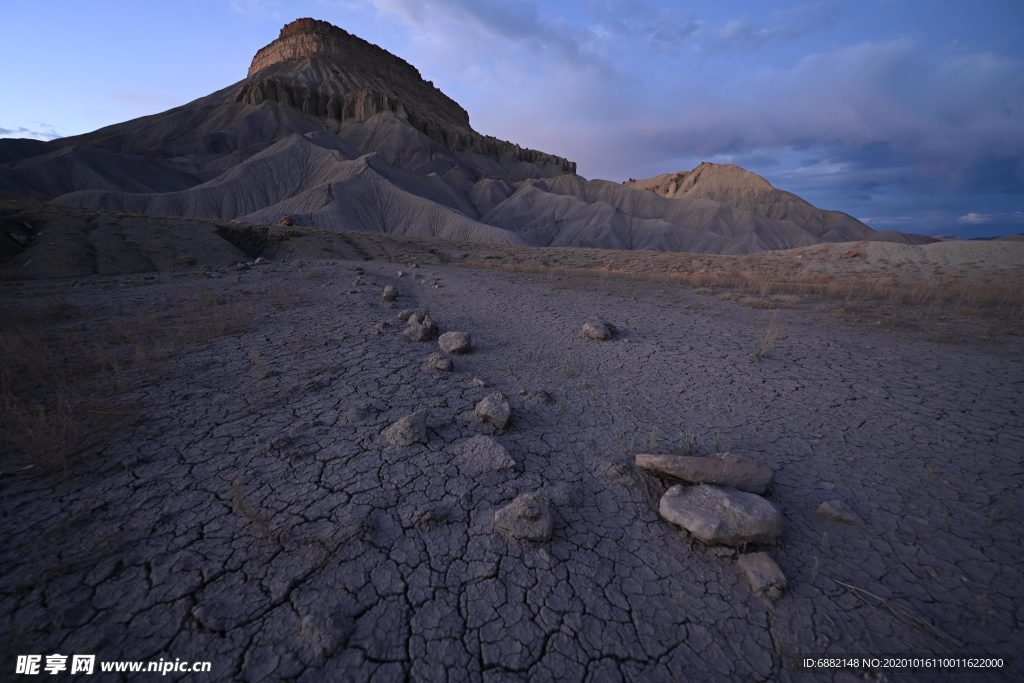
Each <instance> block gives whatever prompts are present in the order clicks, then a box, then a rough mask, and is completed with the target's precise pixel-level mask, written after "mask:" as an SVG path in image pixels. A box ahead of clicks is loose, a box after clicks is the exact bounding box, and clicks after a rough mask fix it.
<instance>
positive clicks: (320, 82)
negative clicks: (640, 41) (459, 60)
mask: <svg viewBox="0 0 1024 683" xmlns="http://www.w3.org/2000/svg"><path fill="white" fill-rule="evenodd" d="M235 101H237V102H241V103H243V104H248V105H260V104H262V103H264V102H277V103H280V104H283V105H285V106H288V107H292V108H295V109H297V110H299V111H301V112H302V113H303V114H306V115H307V116H316V117H320V118H326V119H333V120H335V121H339V122H342V121H348V120H356V121H365V120H366V119H368V118H370V117H372V116H373V115H374V114H377V113H379V112H382V111H389V112H394V113H395V114H397V115H399V116H401V117H402V118H404V119H406V120H407V121H408V122H409V123H410V124H411V125H412V126H414V127H415V128H416V129H418V130H419V131H421V132H422V133H424V134H425V135H427V136H429V137H431V138H433V139H435V140H437V141H438V142H440V143H442V144H444V145H445V146H447V147H449V148H450V149H452V150H454V151H471V152H474V153H477V154H481V155H484V156H492V157H497V158H503V159H514V160H516V161H523V162H529V163H534V164H542V165H548V166H553V167H555V168H557V169H559V170H560V171H561V172H563V173H575V172H576V164H575V163H573V162H571V161H568V160H566V159H563V158H562V157H558V156H554V155H551V154H545V153H543V152H538V151H535V150H530V149H524V148H522V147H519V146H518V145H514V144H512V143H509V142H505V141H504V140H499V139H497V138H493V137H490V136H484V135H480V134H479V133H477V132H476V131H474V130H473V129H472V128H471V127H470V125H469V114H467V113H466V110H465V109H463V108H462V107H461V106H459V104H458V103H457V102H455V101H454V100H452V99H451V98H449V97H448V96H447V95H445V94H444V93H443V92H441V91H440V90H439V89H438V88H437V87H435V86H434V84H433V83H431V82H429V81H425V80H423V78H422V76H421V75H420V72H419V71H418V70H417V69H416V68H415V67H413V66H412V65H411V64H409V63H408V62H406V61H404V60H403V59H400V58H399V57H396V56H395V55H393V54H391V53H390V52H388V51H387V50H385V49H383V48H381V47H378V46H377V45H374V44H372V43H369V42H367V41H365V40H363V39H362V38H359V37H358V36H354V35H352V34H351V33H349V32H347V31H345V30H343V29H341V28H338V27H337V26H334V25H333V24H330V23H328V22H325V21H319V20H315V19H297V20H296V21H293V22H291V23H290V24H288V25H286V26H285V27H284V28H282V29H281V33H280V35H279V36H278V38H277V40H275V41H274V42H272V43H270V44H269V45H267V46H266V47H264V48H262V49H261V50H259V51H258V52H257V53H256V56H255V57H253V60H252V64H251V66H250V67H249V74H248V77H247V78H246V79H245V80H244V81H243V82H242V83H241V84H240V86H239V88H238V91H237V92H236V94H235Z"/></svg>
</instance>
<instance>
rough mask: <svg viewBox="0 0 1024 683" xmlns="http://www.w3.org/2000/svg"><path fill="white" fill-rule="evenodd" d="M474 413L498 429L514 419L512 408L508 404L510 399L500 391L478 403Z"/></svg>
mask: <svg viewBox="0 0 1024 683" xmlns="http://www.w3.org/2000/svg"><path fill="white" fill-rule="evenodd" d="M473 414H474V415H476V416H477V417H478V418H479V419H480V420H482V421H484V422H487V423H490V424H492V425H494V426H495V427H497V428H498V429H504V428H505V427H507V426H508V423H509V422H510V421H511V420H512V408H511V407H510V406H509V404H508V399H507V398H505V395H504V394H502V393H501V392H500V391H496V392H494V393H493V394H490V395H488V396H485V397H484V398H483V399H482V400H481V401H480V402H479V403H477V404H476V408H474V409H473Z"/></svg>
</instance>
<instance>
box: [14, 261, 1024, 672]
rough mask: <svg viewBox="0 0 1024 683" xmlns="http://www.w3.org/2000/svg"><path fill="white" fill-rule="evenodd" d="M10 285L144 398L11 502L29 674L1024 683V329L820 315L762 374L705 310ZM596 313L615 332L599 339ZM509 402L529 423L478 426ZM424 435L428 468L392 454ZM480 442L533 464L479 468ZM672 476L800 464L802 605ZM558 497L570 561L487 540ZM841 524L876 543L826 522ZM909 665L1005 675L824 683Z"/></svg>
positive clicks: (711, 309)
mask: <svg viewBox="0 0 1024 683" xmlns="http://www.w3.org/2000/svg"><path fill="white" fill-rule="evenodd" d="M399 268H402V269H403V270H405V274H404V277H398V273H397V272H396V271H397V270H398V269H399ZM360 271H363V272H362V273H360ZM388 284H390V285H394V286H395V287H396V288H397V290H398V292H399V297H398V299H397V300H396V301H394V302H386V301H382V300H381V291H382V289H383V287H384V286H385V285H388ZM0 288H2V296H3V299H4V300H5V301H6V302H7V303H8V305H10V306H14V307H15V308H17V307H21V309H20V310H22V313H23V314H24V315H25V316H32V315H37V314H41V312H43V311H44V309H45V310H47V311H49V312H50V313H53V311H54V310H56V311H57V312H58V313H59V315H57V317H56V318H55V319H54V322H53V323H52V324H50V325H49V326H48V329H47V333H48V334H51V335H57V336H61V335H64V338H65V339H71V340H80V341H76V342H75V343H72V344H70V346H71V347H74V349H76V350H77V351H78V352H81V353H82V354H83V357H84V356H86V355H88V356H90V357H95V356H97V355H102V356H103V357H104V358H106V359H107V363H106V364H105V365H102V370H101V371H97V374H96V375H95V376H93V377H91V379H90V380H89V381H90V382H93V383H94V384H95V383H97V382H101V381H102V382H106V381H109V382H113V383H114V384H112V385H111V386H116V391H115V390H113V389H112V390H111V391H110V393H109V394H107V395H106V397H105V400H103V399H104V397H103V396H101V397H99V398H100V399H101V400H99V402H98V403H95V404H93V405H94V406H96V405H99V406H100V408H96V409H95V410H94V412H93V419H94V420H95V422H94V423H91V424H88V425H86V427H87V428H89V429H92V430H94V431H100V432H102V433H101V434H99V436H97V434H96V433H93V432H90V431H89V429H85V431H82V432H81V433H76V434H77V438H79V439H80V442H79V443H78V444H77V447H78V448H80V449H81V450H80V452H78V453H76V454H75V455H74V457H73V458H71V459H70V460H69V461H68V462H67V463H65V464H64V465H63V466H62V467H61V468H59V469H57V470H54V469H53V468H49V469H45V471H44V468H42V467H41V466H33V467H29V468H28V469H25V468H24V466H22V467H14V466H11V467H9V468H8V469H6V470H5V471H4V473H3V474H4V476H3V477H2V478H0V525H2V526H0V529H2V532H0V533H2V539H3V544H2V547H3V550H2V557H0V575H2V576H3V577H4V580H3V581H2V582H0V629H2V632H3V633H4V634H5V635H4V636H3V637H2V638H0V640H3V641H5V642H6V645H5V649H6V650H7V651H8V654H11V655H13V654H14V653H25V652H44V651H45V653H50V652H64V653H65V654H67V653H72V652H73V653H96V654H97V655H98V657H99V658H101V659H102V658H106V659H133V660H142V659H156V658H159V657H165V658H167V657H169V658H181V659H192V660H210V661H211V662H212V663H213V672H212V673H211V674H209V679H210V680H243V681H261V680H291V681H303V682H306V681H324V680H360V681H362V680H407V679H413V680H488V681H490V680H523V679H532V680H588V681H617V680H644V681H678V680H721V679H731V680H837V681H845V680H861V679H865V680H903V679H906V678H910V679H920V680H964V678H965V677H967V678H972V679H974V680H1013V679H1017V680H1019V678H1018V677H1019V676H1020V675H1021V673H1022V672H1021V662H1022V660H1021V659H1020V657H1019V656H1017V655H1018V653H1019V652H1021V651H1022V649H1024V634H1022V630H1021V629H1022V625H1024V576H1022V567H1024V558H1022V548H1024V533H1022V529H1024V527H1022V525H1021V523H1020V519H1021V515H1022V513H1024V505H1022V503H1024V498H1022V484H1024V470H1022V468H1021V453H1022V452H1024V418H1022V415H1021V405H1022V401H1021V398H1022V394H1024V356H1022V353H1021V352H1022V350H1024V339H1022V338H1021V337H1015V336H1000V335H996V336H994V337H992V338H990V339H987V340H986V341H985V342H984V343H981V342H977V341H973V342H972V341H966V342H965V341H963V340H960V341H957V340H955V339H937V338H934V337H932V336H929V335H926V334H923V333H915V332H906V331H901V330H896V331H894V330H891V329H887V328H884V327H882V328H876V327H873V326H868V325H857V324H855V323H850V322H848V321H842V320H837V319H836V318H835V317H833V316H830V315H829V314H827V313H826V312H823V311H822V310H820V309H819V308H815V307H813V306H803V307H801V306H796V307H793V308H786V309H783V310H781V311H780V312H779V313H778V317H777V320H776V323H777V325H778V330H779V332H780V333H779V335H778V338H777V340H775V341H774V343H771V344H770V345H769V348H767V349H766V352H765V353H764V354H763V357H762V358H761V359H760V360H758V359H757V358H755V351H756V350H757V349H758V348H759V344H760V343H761V340H762V339H763V337H764V334H765V331H766V329H767V326H768V325H769V320H770V319H771V317H772V315H773V314H772V312H771V311H764V310H752V309H750V308H746V307H743V306H740V305H737V304H736V303H734V302H730V301H724V300H719V299H718V298H716V297H712V296H702V295H700V294H697V293H694V292H693V291H691V290H689V289H687V288H685V287H674V286H670V285H664V286H660V285H657V284H651V283H636V282H628V281H621V282H620V281H615V280H611V281H609V280H608V279H607V278H604V279H579V278H577V279H574V278H572V277H569V276H564V277H562V276H560V277H557V278H556V277H547V278H545V277H538V276H525V275H521V274H520V275H513V274H508V273H498V272H493V271H486V270H474V269H469V268H462V267H456V266H444V265H421V266H420V267H418V268H415V269H412V268H410V267H409V266H407V265H405V266H403V265H396V264H393V263H382V262H366V263H359V262H354V261H320V262H317V261H306V262H293V263H287V264H285V263H273V262H272V263H267V264H263V265H260V266H256V267H252V268H248V269H244V270H234V269H225V268H221V269H209V268H208V269H206V270H205V271H203V270H199V269H193V270H191V271H179V272H176V273H158V274H153V275H145V276H143V275H124V276H95V277H89V278H83V279H78V280H71V281H38V282H22V283H3V284H0ZM33 306H35V308H33ZM47 307H48V308H47ZM403 308H424V309H428V310H429V311H430V314H431V317H432V318H433V319H434V321H435V322H436V323H437V324H438V326H439V327H440V330H441V331H442V332H445V331H449V330H462V331H465V332H468V333H469V334H471V335H472V339H473V347H474V348H473V351H472V352H471V353H469V354H466V355H460V356H454V357H453V362H454V368H453V370H452V371H451V372H441V371H438V370H435V369H432V368H430V367H428V366H427V365H426V361H427V358H428V356H429V355H430V354H431V353H433V352H435V351H437V343H436V340H435V341H424V342H411V341H407V340H406V339H404V338H403V337H402V335H401V330H402V326H401V324H399V323H398V322H396V314H397V313H398V312H399V310H401V309H403ZM592 317H600V318H603V319H605V320H607V321H609V322H611V323H612V324H613V325H614V326H615V328H616V335H615V337H614V338H613V339H612V340H610V341H604V342H599V341H590V340H586V339H584V338H582V337H581V336H580V333H579V331H580V326H581V324H582V322H583V321H584V320H586V319H588V318H592ZM382 323H386V324H382ZM196 329H198V330H200V331H201V330H204V329H205V330H207V331H208V333H206V334H201V333H198V332H195V330H196ZM111 330H116V331H117V334H114V333H113V332H111ZM190 331H191V332H193V334H191V336H187V337H186V336H182V335H186V333H188V332H190ZM96 339H100V340H106V341H102V342H100V343H99V344H97V342H96V341H95V340H96ZM71 352H72V351H69V353H71ZM111 358H113V359H114V360H110V359H111ZM118 358H120V359H121V361H120V362H118V360H117V359H118ZM83 362H84V361H83ZM82 386H85V385H84V384H83V385H82ZM90 386H92V385H90ZM495 391H500V392H502V393H503V394H504V395H505V396H506V397H508V399H509V402H510V404H511V408H512V422H511V424H510V425H509V426H508V427H507V428H506V429H504V430H498V429H496V428H494V427H491V426H488V425H485V424H482V423H481V422H479V421H478V420H477V419H475V418H474V416H473V408H474V405H475V404H476V403H477V401H479V400H480V399H482V398H483V397H485V396H487V395H488V394H491V393H493V392H495ZM416 410H425V411H427V426H428V440H427V442H426V443H414V444H412V445H410V446H395V445H390V444H389V443H387V442H386V441H385V439H384V437H383V436H382V431H384V430H385V429H386V428H387V427H388V426H389V425H390V424H392V423H393V422H394V421H395V420H397V419H399V418H401V417H402V416H405V415H408V414H410V413H412V412H414V411H416ZM110 413H115V414H117V415H118V416H119V417H118V419H114V420H105V416H106V417H109V414H110ZM108 422H109V423H110V424H107V423H108ZM104 430H105V431H104ZM479 435H486V436H488V437H490V438H492V439H493V440H494V441H495V442H497V443H498V444H500V446H501V447H502V448H503V449H504V450H505V451H506V452H507V454H508V456H510V458H511V460H514V461H515V462H514V464H513V463H511V462H510V461H509V459H508V458H493V457H484V456H483V455H480V454H479V453H478V451H477V450H474V449H473V448H468V447H467V443H475V442H469V441H468V440H470V439H472V438H473V437H477V436H479ZM650 451H661V452H671V451H675V452H697V453H699V454H702V455H710V454H712V453H714V452H717V451H730V452H733V453H737V454H742V455H745V456H749V457H752V458H755V459H757V460H760V461H761V462H764V463H767V464H769V465H770V466H771V467H772V468H774V470H775V481H774V484H773V487H772V489H771V491H770V492H769V494H768V499H769V500H771V501H772V502H773V503H774V504H775V505H777V506H778V507H779V508H780V509H781V510H782V512H783V515H784V520H785V532H784V536H783V539H782V542H781V544H780V545H779V546H778V547H775V548H763V549H764V550H767V551H768V553H769V554H770V555H771V556H772V557H773V558H774V559H775V560H776V561H777V562H778V564H779V566H780V567H781V568H782V570H783V571H784V572H785V574H786V575H787V578H788V581H789V587H788V589H787V590H786V592H785V593H784V594H783V595H782V597H781V598H780V599H779V600H778V601H777V602H774V603H770V602H767V601H766V600H764V599H762V598H759V597H758V596H756V595H754V594H753V593H752V592H751V589H750V587H749V586H748V585H747V583H746V580H745V579H744V577H743V576H742V574H741V572H740V571H739V570H738V568H737V566H736V563H735V557H736V555H735V553H734V552H733V551H731V550H728V551H723V550H714V549H711V548H707V547H705V546H703V545H702V544H700V543H699V542H697V541H695V540H693V539H692V538H691V537H689V536H688V535H687V534H686V533H685V532H684V531H682V530H681V529H679V528H678V527H676V526H674V525H672V524H670V523H668V522H666V521H664V520H662V519H661V518H660V517H659V516H658V513H657V503H658V498H659V496H660V495H661V493H662V492H663V491H664V490H665V489H666V488H667V487H668V485H669V482H664V481H661V480H658V479H656V478H654V477H652V476H651V475H648V474H646V473H642V472H640V471H638V470H636V469H635V468H634V466H633V456H634V454H635V453H637V452H650ZM478 456H479V457H478ZM537 491H539V492H542V493H543V494H544V495H545V496H547V498H548V499H550V501H551V505H552V511H553V517H554V529H553V534H552V538H551V540H550V541H546V542H518V541H515V540H513V539H510V538H508V537H506V536H505V535H504V534H502V533H499V532H498V531H497V530H495V529H494V528H493V527H492V516H493V513H494V512H495V510H497V509H499V508H500V507H501V506H503V505H506V504H507V503H508V502H509V501H511V500H513V499H514V498H515V497H516V496H517V495H519V494H521V493H524V492H537ZM836 498H838V499H841V500H844V501H845V502H847V503H848V504H849V505H850V506H851V507H852V508H853V509H854V510H855V511H856V512H857V514H858V515H859V516H860V517H862V518H863V520H864V523H863V524H860V525H849V524H837V523H835V522H832V521H829V520H828V519H825V518H823V517H822V516H820V515H818V514H816V512H815V510H816V508H817V506H818V505H819V504H820V503H821V502H822V501H825V500H830V499H836ZM887 653H892V654H911V653H912V654H917V655H935V654H956V655H961V656H964V655H969V654H971V655H978V656H981V655H998V656H1003V657H1005V658H1006V659H1007V666H1006V668H1004V669H1002V670H1000V671H991V670H990V671H986V672H980V673H965V672H963V671H959V672H938V671H916V672H902V673H901V672H896V671H890V672H878V671H873V672H864V671H845V672H840V671H829V672H825V671H815V672H807V671H804V670H802V669H801V668H800V666H799V664H798V662H799V660H800V659H801V658H802V657H806V656H813V655H825V654H830V655H838V654H846V655H859V656H866V655H881V654H887ZM4 661H5V662H9V661H13V657H7V655H5V660H4ZM4 666H7V664H6V663H5V664H4ZM191 679H192V680H202V679H203V675H194V676H192V677H191Z"/></svg>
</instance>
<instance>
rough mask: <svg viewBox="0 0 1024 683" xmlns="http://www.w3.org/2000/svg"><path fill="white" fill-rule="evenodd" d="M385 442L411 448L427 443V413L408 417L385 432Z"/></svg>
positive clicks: (418, 413) (423, 412)
mask: <svg viewBox="0 0 1024 683" xmlns="http://www.w3.org/2000/svg"><path fill="white" fill-rule="evenodd" d="M383 436H384V440H385V441H387V442H388V443H390V444H392V445H394V446H411V445H412V444H414V443H417V442H419V443H426V442H427V411H425V410H417V411H416V412H415V413H413V414H412V415H406V416H405V417H403V418H402V419H400V420H398V421H397V422H395V423H394V424H392V425H391V426H390V427H388V428H387V429H385V430H384V432H383Z"/></svg>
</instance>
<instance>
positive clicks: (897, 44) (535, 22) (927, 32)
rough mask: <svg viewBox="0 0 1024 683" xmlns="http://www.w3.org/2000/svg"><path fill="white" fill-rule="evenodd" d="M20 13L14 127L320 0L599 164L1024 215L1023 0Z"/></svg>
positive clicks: (508, 116)
mask: <svg viewBox="0 0 1024 683" xmlns="http://www.w3.org/2000/svg"><path fill="white" fill-rule="evenodd" d="M3 16H4V18H5V24H6V25H7V26H8V27H9V29H11V28H14V29H15V30H8V31H6V32H5V39H4V40H3V41H0V63H3V64H4V65H5V67H4V69H3V71H2V72H0V92H3V93H4V96H3V98H2V99H0V137H35V138H40V139H52V138H55V137H59V136H66V135H74V134H78V133H84V132H88V131H91V130H95V129H96V128H99V127H102V126H104V125H108V124H112V123H117V122H119V121H124V120H128V119H132V118H136V117H138V116H143V115H146V114H153V113H157V112H160V111H163V110H165V109H168V108H171V107H174V106H177V105H180V104H184V103H185V102H188V101H191V100H193V99H196V98H198V97H201V96H203V95H206V94H209V93H210V92H213V91H215V90H218V89H220V88H223V87H225V86H227V85H230V84H232V83H234V82H236V81H238V80H240V79H241V78H243V77H244V76H245V73H246V70H247V68H248V66H249V62H250V60H251V59H252V55H253V54H254V53H255V52H256V50H257V49H259V48H260V47H262V46H263V45H265V44H267V43H269V42H270V41H272V40H273V39H274V38H276V37H277V33H278V31H279V30H280V27H281V26H282V25H283V24H285V23H287V22H288V21H291V20H292V19H295V18H298V17H305V16H311V17H315V18H318V19H324V20H327V21H330V22H331V23H334V24H336V25H338V26H341V27H342V28H344V29H346V30H348V31H350V32H352V33H355V34H356V35H359V36H361V37H363V38H365V39H367V40H369V41H371V42H373V43H377V44H378V45H381V46H382V47H384V48H385V49H387V50H389V51H391V52H393V53H395V54H397V55H398V56H400V57H402V58H403V59H405V60H406V61H408V62H410V63H412V64H413V65H414V66H416V67H417V68H418V69H419V70H420V72H421V73H422V74H423V77H424V78H425V79H427V80H431V81H433V82H434V83H435V84H436V85H437V86H438V87H440V88H441V89H442V90H443V91H444V92H445V93H446V94H447V95H449V96H450V97H452V98H453V99H455V100H456V101H457V102H459V103H460V104H461V105H462V106H463V107H465V108H466V109H467V110H468V111H469V114H470V122H471V124H472V125H473V127H474V128H475V129H476V130H477V131H479V132H481V133H485V134H488V135H494V136H497V137H500V138H503V139H507V140H511V141H513V142H516V143H518V144H521V145H523V146H526V147H532V148H535V149H540V150H543V151H545V152H550V153H554V154H559V155H561V156H565V157H567V158H569V159H572V160H573V161H576V162H577V164H578V169H577V170H578V172H579V173H580V174H581V175H584V176H586V177H588V178H605V179H609V180H616V181H620V180H625V179H626V178H629V177H634V178H645V177H650V176H652V175H656V174H658V173H665V172H672V171H678V170H688V169H690V168H692V167H693V166H695V165H696V164H697V163H699V162H701V161H713V162H720V163H735V164H738V165H740V166H743V167H744V168H747V169H748V170H751V171H754V172H755V173H758V174H760V175H762V176H764V177H765V178H767V179H768V180H769V181H770V182H771V183H772V184H774V185H775V186H776V187H779V188H782V189H785V190H789V191H791V192H795V193H796V194H798V195H800V196H802V197H804V198H805V199H807V200H808V201H810V202H811V203H813V204H815V205H817V206H820V207H822V208H828V209H836V210H840V211H845V212H847V213H849V214H851V215H853V216H855V217H857V218H859V219H860V220H862V221H864V222H865V223H867V224H868V225H870V226H871V227H873V228H875V229H877V230H902V231H906V232H918V233H923V234H932V235H936V234H944V235H956V236H960V237H977V236H991V235H999V234H1008V233H1024V0H974V1H973V2H966V1H965V0H859V1H856V2H852V1H851V2H847V1H845V0H821V1H812V2H795V3H783V2H766V1H763V0H760V1H759V0H738V1H734V2H721V1H708V2H704V1H700V0H693V1H690V2H684V1H676V2H669V1H657V0H575V1H569V0H563V1H559V0H547V1H534V0H521V1H518V2H509V1H502V0H477V1H473V0H307V1H299V2H285V1H284V0H177V1H176V2H160V1H157V0H152V1H149V0H147V2H138V1H137V0H132V1H130V2H129V1H105V0H93V1H92V2H88V3H84V2H77V1H76V2H70V1H68V2H55V1H47V0H38V1H37V2H34V3H9V4H7V6H6V7H5V8H4V10H3ZM17 27H21V28H22V29H23V30H17Z"/></svg>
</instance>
